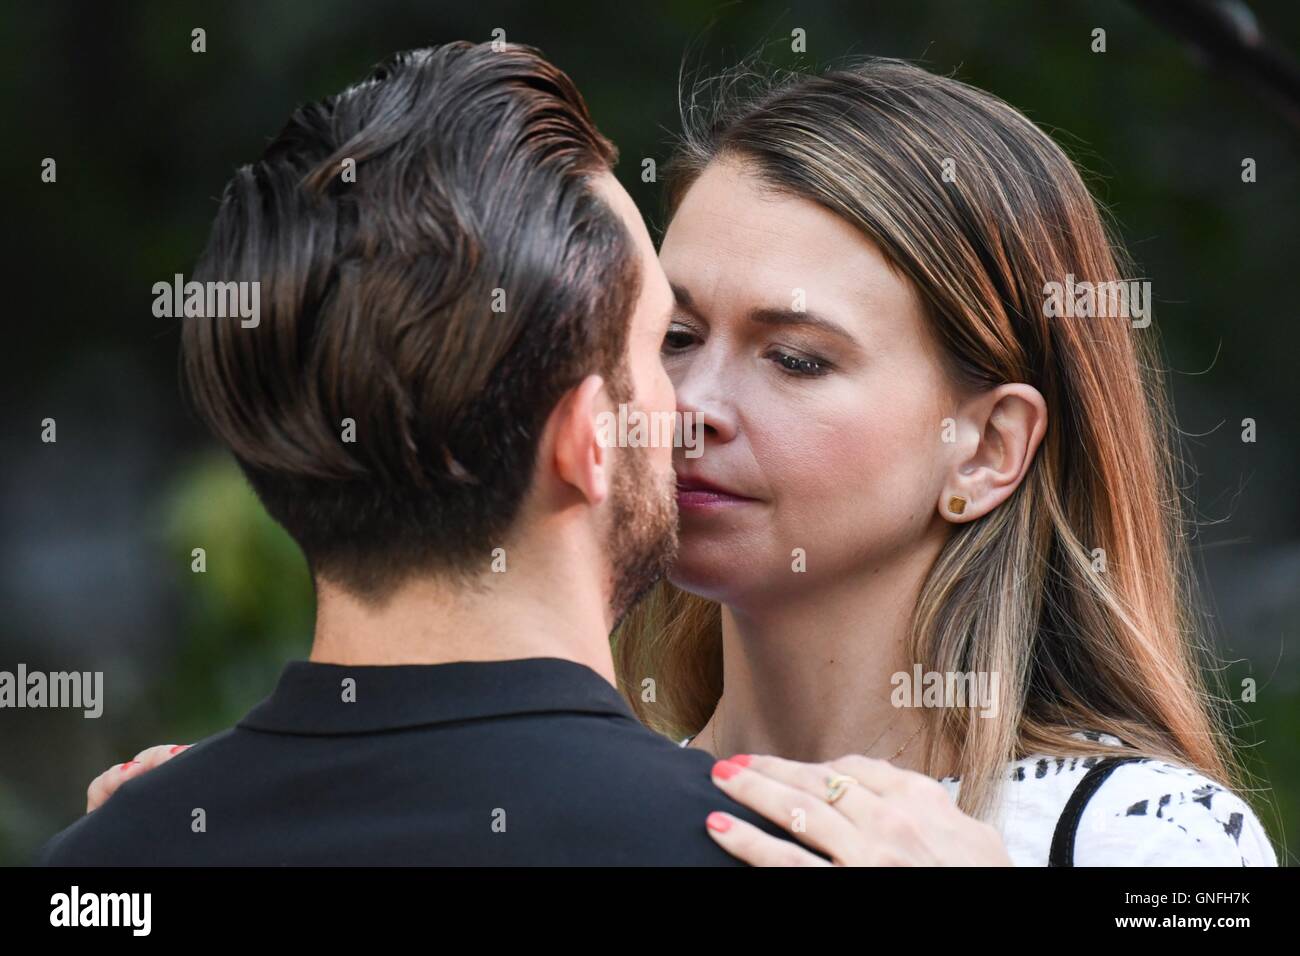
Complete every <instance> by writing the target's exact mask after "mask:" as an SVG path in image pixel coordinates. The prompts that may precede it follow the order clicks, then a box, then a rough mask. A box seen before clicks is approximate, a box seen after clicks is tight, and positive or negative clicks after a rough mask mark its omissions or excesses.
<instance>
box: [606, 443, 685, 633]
mask: <svg viewBox="0 0 1300 956" xmlns="http://www.w3.org/2000/svg"><path fill="white" fill-rule="evenodd" d="M623 452H624V453H623V454H622V455H620V456H619V458H620V460H619V461H618V462H617V464H615V466H614V473H613V476H612V478H611V480H610V519H611V520H610V525H609V530H608V532H607V535H606V539H605V546H606V549H607V550H606V553H607V554H608V555H609V561H610V565H611V566H612V568H613V588H612V591H611V597H610V607H611V609H612V610H613V611H614V627H615V628H617V627H618V625H619V623H621V622H622V620H623V617H624V615H626V614H627V612H628V611H629V610H631V608H632V606H633V605H635V604H636V602H637V601H639V600H640V599H641V598H642V597H644V596H645V594H646V593H647V592H648V591H649V590H650V589H651V588H652V587H654V585H655V583H656V582H658V581H659V579H660V578H662V577H663V576H664V574H665V573H666V572H667V571H668V568H669V567H671V566H672V563H673V560H674V559H675V558H676V557H677V481H676V476H675V475H674V474H673V473H672V472H671V471H670V472H668V475H667V476H666V478H665V479H664V480H663V481H662V482H660V481H657V480H656V478H655V474H654V472H653V471H652V470H651V469H650V462H649V458H648V455H647V453H646V451H645V450H644V449H641V448H626V449H623Z"/></svg>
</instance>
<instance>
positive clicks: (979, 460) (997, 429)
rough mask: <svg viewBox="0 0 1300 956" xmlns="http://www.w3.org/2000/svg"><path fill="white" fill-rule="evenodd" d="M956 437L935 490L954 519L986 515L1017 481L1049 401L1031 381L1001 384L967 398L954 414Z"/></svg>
mask: <svg viewBox="0 0 1300 956" xmlns="http://www.w3.org/2000/svg"><path fill="white" fill-rule="evenodd" d="M956 419H957V423H958V436H959V437H958V439H957V443H956V445H955V452H954V453H953V457H952V460H951V465H950V471H949V474H948V475H947V479H946V481H945V482H944V486H943V490H942V492H941V493H940V495H939V502H938V505H939V514H941V515H943V517H944V518H945V519H947V520H948V521H951V522H953V523H954V524H961V523H962V522H965V521H974V520H975V519H976V518H982V517H983V516H984V515H986V514H988V513H989V512H990V511H992V510H993V509H994V508H996V507H997V506H998V505H1000V504H1002V502H1004V501H1006V500H1007V498H1009V497H1011V493H1012V492H1013V491H1015V490H1016V488H1018V487H1019V486H1020V482H1021V481H1023V480H1024V477H1025V474H1026V473H1027V472H1028V471H1029V466H1030V464H1031V463H1032V462H1033V460H1034V455H1035V453H1036V452H1037V451H1038V446H1039V444H1040V443H1041V442H1042V440H1043V435H1045V434H1046V433H1047V402H1046V401H1044V400H1043V396H1042V394H1041V393H1040V392H1039V391H1038V389H1036V388H1034V387H1033V386H1032V385H1024V384H1021V383H1012V384H1007V385H999V386H998V387H997V388H993V389H990V390H989V391H987V392H981V393H979V394H978V395H975V396H973V397H971V398H970V399H969V400H968V401H967V402H966V403H965V404H963V405H962V407H961V410H960V411H959V412H958V414H957V416H956Z"/></svg>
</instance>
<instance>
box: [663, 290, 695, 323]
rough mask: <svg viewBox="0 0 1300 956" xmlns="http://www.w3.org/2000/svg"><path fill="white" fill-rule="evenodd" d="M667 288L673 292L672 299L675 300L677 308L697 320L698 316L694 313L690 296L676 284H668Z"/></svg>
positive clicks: (693, 304)
mask: <svg viewBox="0 0 1300 956" xmlns="http://www.w3.org/2000/svg"><path fill="white" fill-rule="evenodd" d="M668 286H669V288H671V289H672V290H673V298H674V299H676V300H677V307H678V308H679V309H684V310H685V311H687V312H689V313H691V315H693V316H695V317H696V318H697V319H698V318H699V317H700V314H699V313H698V312H696V311H695V302H694V301H693V300H692V299H691V294H690V293H689V292H687V291H686V289H685V288H683V287H682V286H679V285H678V284H677V283H676V282H669V283H668Z"/></svg>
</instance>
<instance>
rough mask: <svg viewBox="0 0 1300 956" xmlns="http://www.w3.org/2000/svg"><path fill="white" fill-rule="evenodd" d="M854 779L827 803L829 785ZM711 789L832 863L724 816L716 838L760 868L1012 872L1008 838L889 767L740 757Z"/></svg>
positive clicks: (715, 818) (717, 769) (716, 768)
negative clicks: (995, 868)
mask: <svg viewBox="0 0 1300 956" xmlns="http://www.w3.org/2000/svg"><path fill="white" fill-rule="evenodd" d="M837 774H839V775H843V776H848V777H852V778H853V779H854V780H856V781H857V782H856V783H852V782H848V783H847V784H846V785H845V786H844V789H843V794H842V795H841V796H840V797H839V798H838V799H837V800H836V801H835V802H834V803H829V802H828V801H827V790H828V781H829V780H830V778H832V777H834V776H835V775H837ZM713 782H714V783H715V784H716V785H717V786H718V787H719V788H720V789H721V790H722V791H723V792H725V793H726V794H727V796H729V797H731V798H732V799H734V800H736V801H737V802H739V803H742V804H744V805H745V806H747V807H749V808H750V809H752V810H754V811H755V812H757V813H759V814H761V815H762V816H764V817H766V818H767V819H769V820H771V821H772V822H773V823H776V824H778V825H779V826H780V827H781V828H782V829H784V830H787V831H789V832H790V833H792V834H793V835H794V837H795V838H796V839H798V840H799V841H801V842H802V843H804V844H805V845H807V846H809V847H812V848H813V849H815V850H817V851H818V852H819V853H821V854H823V855H824V856H826V857H829V858H830V862H827V860H825V859H823V858H822V857H819V856H817V855H816V854H814V853H810V852H809V851H808V850H806V849H804V848H803V847H801V846H799V845H798V844H795V843H792V842H790V841H789V840H782V839H779V838H778V837H774V836H772V835H771V834H768V833H764V832H763V831H762V830H760V829H759V828H758V827H756V826H754V825H752V824H750V823H746V822H745V821H744V820H740V819H738V818H736V817H734V816H732V815H731V814H729V813H722V812H721V811H718V812H714V813H711V814H709V817H708V820H707V823H708V830H709V835H710V836H712V837H713V839H714V840H716V841H717V843H718V845H719V846H721V847H722V848H723V849H724V850H726V851H727V852H728V853H730V854H731V855H732V856H734V857H737V858H738V859H741V860H744V861H745V862H746V863H750V864H753V865H754V866H831V865H836V866H1012V865H1014V864H1012V862H1011V858H1010V857H1009V856H1008V855H1007V851H1006V847H1005V846H1004V845H1003V843H1002V836H1001V834H999V833H998V831H997V830H996V829H995V828H994V827H992V826H991V825H989V824H987V823H984V822H982V821H980V820H976V819H975V818H974V817H970V816H967V815H966V814H964V813H962V812H961V811H960V810H958V809H957V807H956V806H955V805H954V804H953V802H952V798H951V797H949V795H948V792H947V791H946V790H945V789H944V787H943V785H942V784H940V783H939V782H938V781H937V780H933V779H931V778H930V777H927V776H925V775H924V774H920V773H916V772H915V771H912V770H901V769H899V768H898V767H895V766H893V765H892V764H890V763H888V762H887V761H884V760H875V759H872V758H870V757H863V756H859V755H857V754H850V755H849V756H846V757H841V758H840V759H838V760H832V761H830V762H829V763H820V764H814V763H799V762H797V761H793V760H783V759H781V758H780V757H769V756H758V755H749V754H740V755H737V756H735V757H731V758H729V759H728V760H719V761H718V762H717V763H716V764H714V765H713Z"/></svg>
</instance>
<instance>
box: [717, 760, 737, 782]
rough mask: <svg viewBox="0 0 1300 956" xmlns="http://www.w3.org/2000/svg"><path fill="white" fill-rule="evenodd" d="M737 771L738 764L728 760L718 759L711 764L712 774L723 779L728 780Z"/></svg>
mask: <svg viewBox="0 0 1300 956" xmlns="http://www.w3.org/2000/svg"><path fill="white" fill-rule="evenodd" d="M738 773H740V765H739V764H734V763H732V762H731V761H730V760H719V761H718V762H717V763H715V764H714V765H713V775H714V776H715V777H719V778H721V779H723V780H730V779H731V778H732V777H734V776H735V775H736V774H738Z"/></svg>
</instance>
